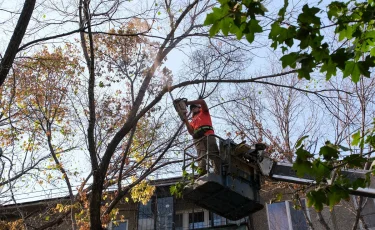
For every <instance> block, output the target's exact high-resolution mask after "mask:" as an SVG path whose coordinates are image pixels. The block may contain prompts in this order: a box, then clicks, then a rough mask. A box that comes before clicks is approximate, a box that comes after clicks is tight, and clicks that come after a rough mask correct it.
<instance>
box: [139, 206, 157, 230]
mask: <svg viewBox="0 0 375 230" xmlns="http://www.w3.org/2000/svg"><path fill="white" fill-rule="evenodd" d="M151 204H152V202H151V200H150V201H148V202H147V204H146V205H143V204H142V203H140V204H139V214H138V216H139V218H138V229H139V230H154V214H153V212H152V208H151V207H152V205H151Z"/></svg>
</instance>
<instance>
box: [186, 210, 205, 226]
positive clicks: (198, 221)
mask: <svg viewBox="0 0 375 230" xmlns="http://www.w3.org/2000/svg"><path fill="white" fill-rule="evenodd" d="M204 227H206V226H205V224H204V212H203V211H201V212H193V213H189V229H199V228H204Z"/></svg>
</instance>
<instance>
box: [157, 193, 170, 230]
mask: <svg viewBox="0 0 375 230" xmlns="http://www.w3.org/2000/svg"><path fill="white" fill-rule="evenodd" d="M156 202H157V215H156V217H157V218H156V229H158V230H171V229H172V225H173V219H172V217H173V197H164V198H158V199H157V200H156Z"/></svg>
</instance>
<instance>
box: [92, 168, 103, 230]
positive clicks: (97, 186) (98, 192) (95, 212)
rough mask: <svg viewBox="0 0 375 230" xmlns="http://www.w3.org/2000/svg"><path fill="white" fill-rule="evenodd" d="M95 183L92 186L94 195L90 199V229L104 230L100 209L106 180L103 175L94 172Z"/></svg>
mask: <svg viewBox="0 0 375 230" xmlns="http://www.w3.org/2000/svg"><path fill="white" fill-rule="evenodd" d="M93 177H94V181H93V185H92V193H91V197H90V229H91V230H102V229H103V228H102V221H101V220H100V216H101V214H100V208H101V202H102V188H103V183H104V178H102V176H101V173H100V172H98V171H96V172H94V175H93Z"/></svg>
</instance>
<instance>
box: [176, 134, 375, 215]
mask: <svg viewBox="0 0 375 230" xmlns="http://www.w3.org/2000/svg"><path fill="white" fill-rule="evenodd" d="M214 136H215V137H216V138H217V139H219V143H220V144H219V146H220V158H221V162H222V164H221V169H220V173H219V174H215V173H210V170H209V164H207V167H208V168H207V172H208V173H207V174H205V175H203V176H200V177H198V178H197V179H195V180H194V181H193V183H188V184H187V185H186V186H185V188H184V190H183V197H184V199H186V200H188V201H191V202H193V203H194V204H196V205H198V206H200V207H202V208H205V209H207V210H210V211H212V212H214V213H217V214H219V215H220V216H223V217H225V218H227V219H230V220H238V219H241V218H243V217H246V216H248V215H249V214H250V213H254V212H257V211H259V210H261V209H263V203H264V202H263V201H262V198H261V196H260V192H259V191H260V188H261V180H260V179H261V177H262V176H263V177H269V178H271V179H273V180H276V181H285V182H290V183H295V184H306V185H311V184H315V183H316V181H315V179H314V178H312V177H311V176H308V175H305V176H304V177H302V178H300V177H298V176H297V174H296V172H295V170H293V169H292V164H288V163H279V162H275V161H274V160H272V159H270V158H269V157H267V156H266V154H265V148H266V146H265V145H264V144H255V145H253V146H249V145H246V144H236V143H234V142H233V141H232V140H230V139H227V140H224V139H222V138H220V137H219V136H216V135H214ZM193 145H194V144H192V145H190V146H188V147H187V148H186V149H185V151H184V161H183V170H186V168H188V167H189V166H190V165H192V164H191V163H193V164H194V162H197V161H199V160H200V158H197V157H195V156H194V155H193V154H190V153H189V152H188V149H189V148H190V147H191V146H193ZM208 155H209V150H207V154H206V155H205V156H203V157H207V162H208V159H209V158H208ZM368 172H369V171H367V170H360V169H348V170H344V171H341V173H343V174H345V175H346V177H347V178H348V179H349V180H355V179H357V178H365V177H366V173H368ZM327 183H328V184H329V181H328V182H327ZM350 194H352V195H359V196H365V197H371V198H375V179H374V178H373V177H371V183H370V186H369V187H367V188H358V189H357V190H350Z"/></svg>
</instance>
